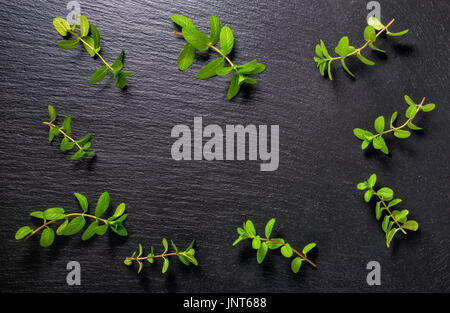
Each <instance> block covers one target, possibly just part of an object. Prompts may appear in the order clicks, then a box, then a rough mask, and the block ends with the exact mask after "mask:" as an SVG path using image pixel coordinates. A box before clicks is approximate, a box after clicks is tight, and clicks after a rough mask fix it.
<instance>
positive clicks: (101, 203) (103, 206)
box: [95, 191, 109, 217]
mask: <svg viewBox="0 0 450 313" xmlns="http://www.w3.org/2000/svg"><path fill="white" fill-rule="evenodd" d="M108 207H109V193H108V192H107V191H105V192H104V193H102V195H101V196H100V198H99V199H98V201H97V205H96V207H95V216H96V217H101V216H102V215H103V213H105V211H106V210H107V209H108Z"/></svg>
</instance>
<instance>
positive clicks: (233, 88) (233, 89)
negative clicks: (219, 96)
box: [227, 74, 241, 99]
mask: <svg viewBox="0 0 450 313" xmlns="http://www.w3.org/2000/svg"><path fill="white" fill-rule="evenodd" d="M240 89H241V85H240V84H239V74H234V75H233V78H232V79H231V81H230V86H229V87H228V92H227V97H228V99H233V98H234V97H235V96H236V95H237V94H238V92H239V90H240Z"/></svg>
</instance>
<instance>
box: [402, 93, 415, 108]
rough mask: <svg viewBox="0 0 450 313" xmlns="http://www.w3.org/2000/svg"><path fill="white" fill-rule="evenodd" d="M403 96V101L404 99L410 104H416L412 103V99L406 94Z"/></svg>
mask: <svg viewBox="0 0 450 313" xmlns="http://www.w3.org/2000/svg"><path fill="white" fill-rule="evenodd" d="M404 98H405V101H406V103H407V104H408V105H410V106H416V104H415V103H414V101H412V99H411V98H410V97H409V96H408V95H405V96H404Z"/></svg>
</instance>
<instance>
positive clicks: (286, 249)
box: [280, 243, 293, 258]
mask: <svg viewBox="0 0 450 313" xmlns="http://www.w3.org/2000/svg"><path fill="white" fill-rule="evenodd" d="M280 251H281V254H282V255H283V256H284V257H285V258H290V257H291V256H292V254H293V252H292V248H291V246H290V245H289V244H288V243H287V244H285V245H284V246H282V247H281V249H280Z"/></svg>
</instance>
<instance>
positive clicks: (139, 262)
mask: <svg viewBox="0 0 450 313" xmlns="http://www.w3.org/2000/svg"><path fill="white" fill-rule="evenodd" d="M136 262H137V263H138V264H139V269H138V274H139V273H140V272H141V271H142V267H143V264H142V262H141V261H139V260H138V261H136Z"/></svg>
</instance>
